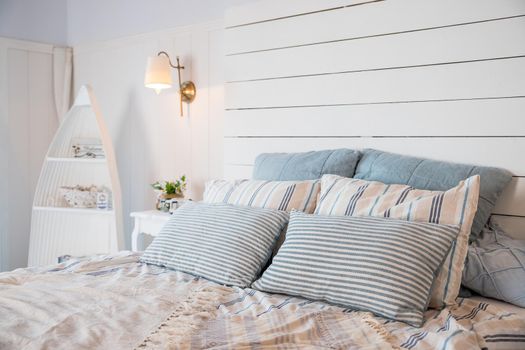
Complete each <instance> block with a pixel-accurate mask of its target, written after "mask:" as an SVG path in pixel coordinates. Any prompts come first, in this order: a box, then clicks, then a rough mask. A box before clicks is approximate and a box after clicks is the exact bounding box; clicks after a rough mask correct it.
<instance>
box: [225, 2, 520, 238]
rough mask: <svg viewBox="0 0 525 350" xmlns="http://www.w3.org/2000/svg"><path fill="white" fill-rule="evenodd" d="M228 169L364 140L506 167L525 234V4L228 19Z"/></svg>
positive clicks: (359, 7) (294, 6) (269, 9)
mask: <svg viewBox="0 0 525 350" xmlns="http://www.w3.org/2000/svg"><path fill="white" fill-rule="evenodd" d="M225 35H226V39H225V47H226V101H225V108H226V111H225V115H226V117H225V127H224V133H225V134H224V147H225V153H224V159H225V176H226V177H230V178H233V177H236V178H240V177H249V176H250V174H251V170H252V166H253V161H254V159H255V157H256V156H257V154H259V153H262V152H296V151H307V150H315V149H329V148H340V147H348V148H354V149H361V148H365V147H369V148H376V149H381V150H387V151H391V152H397V153H401V154H407V155H415V156H422V157H427V158H433V159H439V160H448V161H454V162H461V163H471V164H479V165H487V166H496V167H502V168H505V169H508V170H510V171H511V172H512V173H513V174H514V178H513V181H512V183H511V184H510V185H509V187H508V188H507V190H506V191H505V193H504V194H503V196H502V198H501V200H500V201H499V203H498V204H497V207H496V209H495V212H494V215H493V218H494V220H495V221H497V222H498V223H500V224H501V225H502V226H504V228H505V229H506V230H507V231H509V232H510V233H511V234H512V235H514V236H517V237H521V238H523V239H525V161H524V159H525V158H524V153H525V114H524V112H525V1H523V0H497V1H496V0H463V1H456V0H426V1H421V0H386V1H369V0H353V1H352V0H327V1H316V0H287V1H284V2H283V1H279V0H264V1H258V2H252V3H248V4H245V5H243V6H239V7H234V8H232V9H231V10H230V11H229V12H228V13H227V16H226V34H225Z"/></svg>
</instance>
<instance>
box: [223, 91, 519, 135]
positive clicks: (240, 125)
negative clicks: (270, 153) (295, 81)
mask: <svg viewBox="0 0 525 350" xmlns="http://www.w3.org/2000/svg"><path fill="white" fill-rule="evenodd" d="M502 111H505V112H504V113H502ZM524 111H525V98H514V99H498V100H468V101H446V102H420V103H395V104H378V105H354V106H328V107H308V108H282V109H251V110H230V111H226V115H225V125H224V134H225V135H226V136H283V135H284V136H488V135H491V136H525V122H524V118H525V117H524Z"/></svg>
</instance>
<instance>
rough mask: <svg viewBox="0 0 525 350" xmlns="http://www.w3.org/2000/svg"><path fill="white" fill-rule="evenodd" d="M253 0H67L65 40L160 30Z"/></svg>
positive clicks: (218, 15) (210, 17)
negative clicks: (66, 32)
mask: <svg viewBox="0 0 525 350" xmlns="http://www.w3.org/2000/svg"><path fill="white" fill-rule="evenodd" d="M250 1H253V0H198V1H184V0H147V1H146V0H89V1H86V0H68V2H67V6H68V43H69V45H79V44H84V43H87V42H94V41H101V40H108V39H115V38H119V37H124V36H129V35H135V34H140V33H147V32H152V31H159V30H164V29H169V28H174V27H179V26H187V25H190V24H197V23H204V22H208V21H211V20H217V19H222V18H223V15H224V11H225V10H226V9H227V8H228V7H230V6H233V5H237V4H242V3H246V2H250Z"/></svg>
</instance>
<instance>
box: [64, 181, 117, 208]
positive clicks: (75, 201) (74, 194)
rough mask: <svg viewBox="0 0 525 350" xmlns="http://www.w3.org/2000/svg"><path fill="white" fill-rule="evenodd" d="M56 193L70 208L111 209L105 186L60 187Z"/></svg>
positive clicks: (108, 192)
mask: <svg viewBox="0 0 525 350" xmlns="http://www.w3.org/2000/svg"><path fill="white" fill-rule="evenodd" d="M58 192H59V194H60V195H61V196H62V198H63V199H64V200H65V202H66V204H67V206H69V207H71V208H98V209H111V205H110V197H111V192H110V191H109V189H108V188H106V187H105V186H101V187H98V186H95V185H91V186H81V185H76V186H61V187H60V188H59V190H58Z"/></svg>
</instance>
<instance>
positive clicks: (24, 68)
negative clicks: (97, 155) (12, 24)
mask: <svg viewBox="0 0 525 350" xmlns="http://www.w3.org/2000/svg"><path fill="white" fill-rule="evenodd" d="M52 70H53V56H52V46H51V45H46V44H39V43H32V42H26V41H19V40H11V39H5V38H0V85H1V86H2V87H1V88H0V105H1V107H0V116H1V117H2V118H0V133H1V134H0V139H1V141H0V161H1V165H0V174H1V175H0V181H1V184H0V185H1V190H0V195H1V198H0V211H1V214H0V249H1V250H2V251H1V252H0V256H1V257H2V261H0V271H2V270H11V269H14V268H17V267H24V266H26V264H27V254H28V245H29V231H30V224H31V205H32V201H33V195H34V190H35V186H36V182H37V180H38V176H39V174H40V169H41V166H42V162H43V159H44V156H45V153H46V151H47V147H48V145H49V143H50V141H51V138H52V137H53V135H54V133H55V130H56V128H57V126H58V119H57V116H56V110H55V106H54V97H53V71H52Z"/></svg>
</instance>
